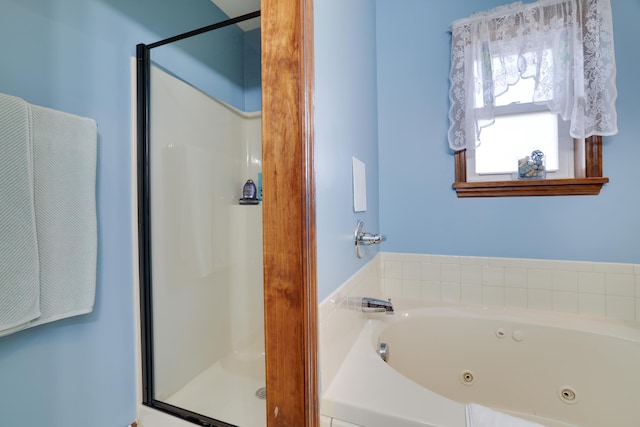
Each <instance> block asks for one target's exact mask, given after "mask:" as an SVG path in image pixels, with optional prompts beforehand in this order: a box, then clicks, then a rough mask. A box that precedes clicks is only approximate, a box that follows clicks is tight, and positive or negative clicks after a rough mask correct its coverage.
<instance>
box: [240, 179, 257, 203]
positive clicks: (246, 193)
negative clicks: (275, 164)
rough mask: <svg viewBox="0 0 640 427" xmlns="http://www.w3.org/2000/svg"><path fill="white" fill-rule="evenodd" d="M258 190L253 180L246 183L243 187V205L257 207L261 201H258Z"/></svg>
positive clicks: (241, 200) (241, 201)
mask: <svg viewBox="0 0 640 427" xmlns="http://www.w3.org/2000/svg"><path fill="white" fill-rule="evenodd" d="M257 194H258V190H257V188H256V184H255V182H253V180H252V179H248V180H247V182H245V183H244V186H243V187H242V198H241V199H240V204H241V205H257V204H258V203H259V202H260V201H259V200H258V196H257Z"/></svg>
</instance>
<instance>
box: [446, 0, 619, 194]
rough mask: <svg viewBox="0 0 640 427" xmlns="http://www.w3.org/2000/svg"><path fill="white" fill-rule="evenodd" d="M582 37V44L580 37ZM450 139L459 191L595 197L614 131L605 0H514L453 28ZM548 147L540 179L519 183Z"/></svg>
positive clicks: (612, 66) (612, 60) (608, 9)
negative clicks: (526, 161) (522, 171)
mask: <svg viewBox="0 0 640 427" xmlns="http://www.w3.org/2000/svg"><path fill="white" fill-rule="evenodd" d="M583 42H584V43H583ZM450 80H451V89H450V98H451V109H450V115H449V117H450V121H451V126H450V129H449V145H450V147H451V148H452V149H453V150H454V151H455V164H456V182H455V183H454V185H453V187H454V188H455V189H456V191H457V193H458V196H459V197H478V196H502V195H506V196H515V195H560V194H562V195H564V194H598V193H599V191H600V188H601V187H602V184H604V183H606V182H608V179H607V178H604V177H602V136H603V135H613V134H615V133H616V132H617V124H616V113H615V106H614V101H615V98H616V89H615V58H614V55H613V37H612V20H611V6H610V4H609V0H540V1H539V2H536V3H530V4H522V3H514V4H510V5H507V6H501V7H498V8H496V9H493V10H490V11H487V12H481V13H478V14H476V15H472V16H471V17H470V18H466V19H462V20H459V21H456V22H454V24H453V25H452V60H451V75H450ZM533 150H541V151H543V152H544V153H545V160H546V177H544V178H546V179H536V180H518V179H517V174H514V172H515V169H516V167H517V162H518V159H521V158H523V157H524V156H526V155H527V154H530V153H531V152H532V151H533Z"/></svg>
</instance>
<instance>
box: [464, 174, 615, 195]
mask: <svg viewBox="0 0 640 427" xmlns="http://www.w3.org/2000/svg"><path fill="white" fill-rule="evenodd" d="M607 182H609V178H606V177H594V178H569V179H540V180H513V181H486V182H454V183H453V188H454V189H455V190H456V192H457V194H458V197H517V196H595V195H598V194H600V189H601V188H602V186H603V185H604V184H606V183H607Z"/></svg>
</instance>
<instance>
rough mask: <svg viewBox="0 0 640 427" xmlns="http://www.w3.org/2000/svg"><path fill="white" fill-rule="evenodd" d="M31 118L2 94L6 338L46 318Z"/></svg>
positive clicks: (0, 263)
mask: <svg viewBox="0 0 640 427" xmlns="http://www.w3.org/2000/svg"><path fill="white" fill-rule="evenodd" d="M29 113H30V112H29V106H28V104H27V103H26V102H25V101H24V100H22V99H20V98H16V97H13V96H10V95H4V94H0V336H3V335H7V334H10V333H12V332H15V330H16V329H20V328H21V327H22V325H24V324H25V323H26V322H29V321H30V320H32V319H34V318H36V317H38V316H39V315H40V311H39V293H40V288H39V279H38V276H39V267H38V246H37V241H36V223H35V216H34V207H33V180H32V166H31V165H32V159H31V139H30V138H31V134H30V115H29Z"/></svg>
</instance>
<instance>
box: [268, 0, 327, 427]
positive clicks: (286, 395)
mask: <svg viewBox="0 0 640 427" xmlns="http://www.w3.org/2000/svg"><path fill="white" fill-rule="evenodd" d="M312 6H313V2H312V0H262V4H261V13H262V18H261V27H262V150H263V152H262V159H263V169H262V173H263V199H264V201H263V238H264V304H265V349H266V385H267V426H268V427H276V426H278V427H280V426H282V427H286V426H291V427H301V426H305V427H316V426H317V425H318V424H319V413H318V407H319V403H318V402H319V398H318V379H317V378H318V373H317V341H318V332H317V330H318V324H317V305H318V303H317V293H316V251H315V247H316V235H315V191H314V185H313V182H314V178H313V105H312V101H313V97H312V87H313V37H312V36H313V27H312V23H313V15H312Z"/></svg>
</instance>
